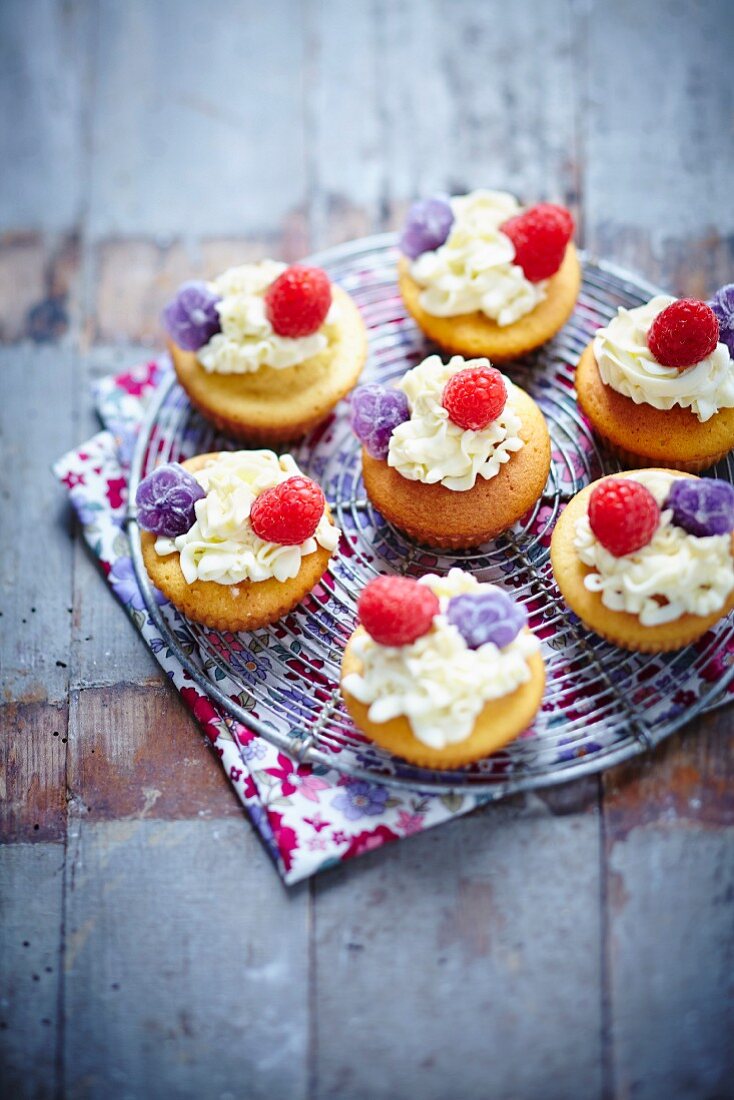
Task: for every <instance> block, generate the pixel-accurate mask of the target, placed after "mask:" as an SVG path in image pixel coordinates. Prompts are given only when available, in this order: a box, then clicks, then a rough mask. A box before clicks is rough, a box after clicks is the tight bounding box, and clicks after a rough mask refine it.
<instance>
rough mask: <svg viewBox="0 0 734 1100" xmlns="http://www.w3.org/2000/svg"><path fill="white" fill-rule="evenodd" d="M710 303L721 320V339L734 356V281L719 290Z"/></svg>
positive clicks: (719, 320) (718, 319) (717, 317)
mask: <svg viewBox="0 0 734 1100" xmlns="http://www.w3.org/2000/svg"><path fill="white" fill-rule="evenodd" d="M709 305H710V307H711V309H712V310H713V311H714V314H715V315H716V319H717V321H718V322H719V340H720V342H721V343H722V344H726V346H727V347H728V349H729V354H730V355H731V356H732V357H734V283H729V284H728V285H727V286H722V287H721V289H720V290H717V291H716V293H715V294H714V296H713V298H712V299H711V301H710V302H709Z"/></svg>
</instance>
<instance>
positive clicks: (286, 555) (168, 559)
mask: <svg viewBox="0 0 734 1100" xmlns="http://www.w3.org/2000/svg"><path fill="white" fill-rule="evenodd" d="M135 501H136V504H137V520H138V523H139V525H140V527H141V528H143V531H142V537H141V542H142V550H143V560H144V562H145V567H146V569H147V571H148V575H149V577H150V579H151V581H152V583H153V584H154V585H155V587H156V588H158V589H159V590H160V591H161V592H162V593H163V595H164V596H166V597H167V598H168V599H169V600H170V602H171V603H172V604H173V605H174V606H175V607H177V608H178V609H179V611H182V612H183V613H184V615H186V616H187V617H188V618H189V619H193V620H194V622H197V623H203V624H204V626H209V627H213V628H214V629H216V630H233V631H237V630H256V629H257V628H258V627H261V626H265V625H266V624H267V623H272V622H274V621H275V620H276V619H279V618H281V617H282V616H283V615H285V614H287V613H288V612H289V611H290V610H291V609H292V608H293V607H295V605H296V604H297V603H299V601H300V600H302V599H303V598H304V596H306V594H307V593H308V592H310V591H311V589H312V588H313V587H314V585H315V584H316V583H317V581H318V580H319V579H320V577H321V576H322V575H323V573H324V572H325V570H326V568H327V566H328V564H329V559H330V557H331V555H332V554H333V553H334V551H335V550H336V547H337V544H338V542H339V531H338V529H337V528H336V527H335V526H334V524H333V523H332V522H331V519H330V516H329V511H328V508H327V506H326V503H325V501H324V494H323V493H322V491H321V489H320V488H319V486H318V485H317V484H316V482H315V481H312V480H311V479H310V478H307V477H304V476H303V475H302V474H301V472H300V470H299V469H298V466H297V465H296V463H295V462H294V460H293V458H292V457H291V456H290V455H282V456H280V457H278V455H276V454H273V452H272V451H231V452H221V453H218V454H207V455H197V456H196V458H191V459H189V460H188V461H186V462H184V463H183V464H182V465H178V464H176V463H172V464H169V465H167V466H161V467H159V468H158V469H157V470H154V471H153V473H151V474H149V475H148V476H147V477H146V478H144V479H143V481H141V483H140V485H139V486H138V491H137V494H136V497H135Z"/></svg>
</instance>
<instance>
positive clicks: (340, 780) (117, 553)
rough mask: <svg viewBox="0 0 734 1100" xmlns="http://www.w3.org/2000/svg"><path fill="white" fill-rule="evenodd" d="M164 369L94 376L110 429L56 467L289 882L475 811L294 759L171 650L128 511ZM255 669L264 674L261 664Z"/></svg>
mask: <svg viewBox="0 0 734 1100" xmlns="http://www.w3.org/2000/svg"><path fill="white" fill-rule="evenodd" d="M168 369H169V364H168V361H167V360H166V359H165V358H163V359H159V360H153V361H151V362H149V363H146V364H144V365H143V366H140V367H138V368H136V369H134V370H132V371H128V372H126V373H125V374H121V375H118V376H117V377H111V378H107V379H104V380H102V381H101V382H99V383H97V385H96V387H95V396H96V400H97V406H98V409H99V412H100V416H101V418H102V421H103V423H104V425H105V428H106V430H105V431H101V432H99V434H98V435H96V436H94V438H93V439H90V440H89V441H88V442H87V443H85V444H84V445H83V446H81V447H79V448H78V449H77V450H75V451H72V452H70V453H69V454H67V455H65V456H64V457H63V458H61V459H60V460H59V461H58V462H57V463H56V465H55V467H54V472H55V474H56V477H57V478H58V479H59V481H60V482H61V484H62V485H64V487H65V488H66V489H67V490H68V493H69V497H70V500H71V502H72V504H73V506H74V508H75V510H76V514H77V516H78V518H79V522H80V524H81V529H82V533H83V535H84V538H85V540H86V542H87V543H88V544H89V546H90V548H91V550H92V552H93V553H94V555H95V556H96V557H97V559H98V560H99V562H100V565H101V567H102V570H103V572H104V573H105V575H106V578H107V582H108V584H109V585H110V588H111V589H112V591H113V592H114V594H115V595H116V596H117V598H118V599H119V600H120V602H121V603H122V604H123V606H124V607H125V608H126V610H127V612H128V614H129V615H130V616H131V618H132V620H133V622H134V623H135V625H136V626H137V628H138V630H139V631H140V633H141V635H142V637H143V640H144V641H145V643H146V645H148V647H149V648H150V649H151V650H152V652H153V653H154V654H155V656H156V659H157V660H158V662H159V664H160V665H161V667H162V668H163V670H164V671H165V673H166V674H167V675H168V677H169V678H170V680H171V681H172V683H173V684H174V686H175V687H176V689H177V690H178V692H179V694H180V695H181V698H182V699H183V700H184V702H185V703H186V705H187V706H188V707H189V709H190V710H191V711H192V713H193V714H194V716H195V717H196V719H197V720H198V722H199V723H200V725H201V727H202V729H203V730H204V732H205V733H206V735H207V737H208V738H209V740H210V741H211V744H212V748H213V750H214V752H216V753H217V755H218V756H219V759H220V761H221V764H222V767H223V768H224V769H225V772H226V773H227V776H228V777H229V780H230V782H231V783H232V785H233V787H234V789H235V791H236V792H237V795H238V797H239V798H240V800H241V802H242V804H243V805H244V807H245V809H246V810H247V812H248V814H249V816H250V819H251V820H252V823H253V825H254V826H255V828H256V829H257V830H258V832H259V834H260V836H261V837H262V840H263V842H264V844H265V846H266V848H267V850H268V851H269V853H270V855H271V856H272V858H273V860H274V862H275V865H276V867H277V869H278V871H279V872H280V874H281V875H282V877H283V879H284V881H285V882H286V883H288V884H291V883H295V882H299V881H300V880H301V879H304V878H307V877H308V876H310V875H313V874H315V873H316V872H318V871H322V870H324V869H325V868H327V867H332V866H334V865H335V864H338V863H340V862H341V861H342V860H345V859H351V858H352V857H353V856H358V855H362V854H363V853H364V852H370V851H373V850H374V849H376V848H379V847H381V845H383V844H386V843H387V842H388V841H392V840H398V839H399V838H400V837H406V836H412V835H413V834H415V833H418V832H421V831H422V830H423V829H427V828H429V827H431V826H432V825H438V824H440V823H441V822H442V821H447V820H449V819H450V818H453V817H456V816H457V815H459V814H464V813H467V812H468V811H469V810H472V809H474V808H475V807H476V806H477V805H478V804H479V802H480V801H481V799H478V798H476V797H474V796H469V795H465V796H461V795H446V796H438V795H431V796H426V795H423V794H420V793H417V792H416V793H415V794H413V793H411V792H403V791H400V792H397V791H396V790H395V789H391V788H389V787H386V786H383V785H381V784H378V783H368V782H366V781H364V780H357V779H351V778H349V777H347V776H344V775H340V774H339V773H338V772H336V771H334V770H333V769H329V768H326V767H311V766H307V765H302V764H297V763H296V762H295V761H293V760H291V759H290V757H288V756H286V755H285V754H284V753H282V752H280V751H279V750H278V749H277V748H276V747H275V746H273V745H271V744H270V743H269V742H268V741H265V740H264V739H263V738H262V737H260V736H259V735H258V734H256V733H254V732H253V731H252V730H251V729H248V728H247V727H246V726H244V725H242V724H241V723H239V722H236V721H234V720H233V719H232V718H231V717H230V716H229V715H228V714H225V713H224V712H222V711H221V710H219V708H218V707H217V706H216V705H215V704H214V703H212V702H211V700H210V699H209V698H208V697H207V696H206V695H205V694H204V693H203V692H202V691H201V690H200V689H199V687H198V686H196V685H195V684H194V683H193V682H192V681H191V679H190V677H189V676H188V674H187V673H186V672H185V670H184V669H183V668H182V666H181V665H180V663H179V662H178V661H177V660H176V658H175V656H174V655H173V654H172V653H171V651H170V650H169V649H168V648H167V646H166V644H165V641H164V640H163V638H162V637H161V635H160V634H159V632H158V631H157V629H156V627H155V625H154V624H153V623H152V621H151V619H150V616H149V615H148V613H147V611H146V609H145V604H144V602H143V598H142V596H141V593H140V589H139V587H138V584H137V581H136V578H135V572H134V570H133V566H132V561H131V559H130V547H129V543H128V539H127V535H126V534H125V531H124V528H123V518H124V512H125V507H126V503H127V471H128V469H129V464H130V460H131V458H132V452H133V448H134V445H135V439H136V436H137V431H138V427H139V424H140V421H141V418H142V415H143V412H144V409H145V405H146V403H147V401H148V399H149V398H150V395H151V393H152V392H153V390H154V388H155V386H156V384H157V382H158V381H159V380H160V378H161V376H162V373H163V372H164V371H166V370H168ZM161 598H162V597H161ZM210 640H211V639H210ZM226 641H227V642H229V644H230V645H232V646H233V647H234V648H236V647H237V646H238V644H239V643H238V640H237V638H236V637H234V636H233V637H228V638H227V639H226ZM253 664H254V663H253ZM250 671H251V673H252V675H254V676H257V675H258V669H257V668H256V667H253V668H252V669H251V670H250Z"/></svg>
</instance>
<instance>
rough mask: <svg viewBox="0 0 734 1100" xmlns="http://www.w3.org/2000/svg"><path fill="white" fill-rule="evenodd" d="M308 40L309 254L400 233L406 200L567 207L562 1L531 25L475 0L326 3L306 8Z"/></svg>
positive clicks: (574, 175) (568, 125)
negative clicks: (510, 200)
mask: <svg viewBox="0 0 734 1100" xmlns="http://www.w3.org/2000/svg"><path fill="white" fill-rule="evenodd" d="M309 29H310V37H309V55H308V61H309V77H310V79H309V82H308V89H307V105H308V135H307V136H308V142H307V155H308V158H309V161H308V163H309V214H310V225H311V231H312V242H313V244H314V246H315V247H323V246H324V245H327V244H330V243H333V242H335V241H338V240H345V239H348V238H349V237H354V236H361V235H363V234H364V233H365V232H370V231H374V230H375V229H384V228H387V227H392V226H396V225H397V224H398V223H399V220H400V218H401V216H402V213H403V211H404V209H405V207H406V205H407V202H408V200H410V199H411V198H412V197H414V196H416V195H425V194H430V193H432V192H434V191H438V190H449V191H454V192H461V191H466V190H469V189H471V188H475V187H494V188H507V189H509V190H512V191H514V192H516V193H517V194H518V195H521V196H524V197H526V198H527V199H528V200H530V201H534V200H536V199H538V198H555V199H559V198H564V197H565V198H566V199H568V200H569V201H571V202H575V199H576V193H577V186H578V174H579V165H578V160H577V157H578V154H577V147H576V116H575V110H574V95H573V91H574V80H575V68H576V63H575V60H574V56H573V50H572V47H573V45H574V43H575V39H576V29H575V27H574V24H573V22H572V20H571V18H570V10H569V6H568V4H567V3H566V2H565V0H553V2H551V3H545V4H542V5H536V6H535V7H534V8H533V10H532V15H530V14H529V12H528V10H527V8H526V7H523V6H522V5H514V6H513V5H507V6H506V7H505V8H503V9H502V12H501V14H500V13H499V12H498V11H497V10H496V8H494V9H492V8H489V7H488V6H487V5H482V4H477V3H476V2H475V0H472V2H468V3H467V2H460V3H457V2H453V0H452V2H451V3H444V4H426V3H423V2H421V0H399V2H395V3H390V4H386V5H380V6H379V8H377V9H375V10H374V11H373V10H371V9H370V7H369V6H368V5H367V4H357V5H344V4H340V3H339V2H338V0H329V2H326V3H319V4H313V5H312V7H311V19H310V22H309ZM538 70H542V72H543V77H544V78H543V82H542V84H541V82H539V81H538V80H537V79H536V73H537V71H538Z"/></svg>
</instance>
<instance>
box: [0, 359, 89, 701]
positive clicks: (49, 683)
mask: <svg viewBox="0 0 734 1100" xmlns="http://www.w3.org/2000/svg"><path fill="white" fill-rule="evenodd" d="M75 371H76V365H75V359H74V356H73V355H72V353H71V352H70V351H68V350H65V349H61V348H50V347H44V348H31V347H23V348H17V349H14V350H12V351H11V350H10V349H0V379H1V380H2V393H3V400H2V402H1V403H0V483H1V489H0V492H2V500H3V520H4V522H3V525H2V531H1V532H0V540H1V541H2V546H3V552H2V554H0V616H1V618H0V624H1V629H0V664H1V665H2V668H3V690H4V692H5V698H6V699H11V700H13V701H16V702H41V701H45V700H48V701H50V702H55V701H58V700H62V699H64V698H65V697H66V687H67V683H68V675H69V673H68V663H69V639H70V632H71V560H72V544H71V539H70V537H69V533H70V509H69V506H68V504H67V502H66V501H65V500H64V494H63V493H62V492H61V491H60V489H59V487H58V485H57V484H56V483H55V481H54V479H53V477H52V476H51V472H50V469H49V467H50V465H51V463H52V462H54V461H55V459H57V458H59V457H60V456H61V455H62V454H63V453H64V451H66V450H67V449H68V448H70V447H71V446H72V443H73V441H74V432H75V429H74V393H75V381H76V376H75Z"/></svg>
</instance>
